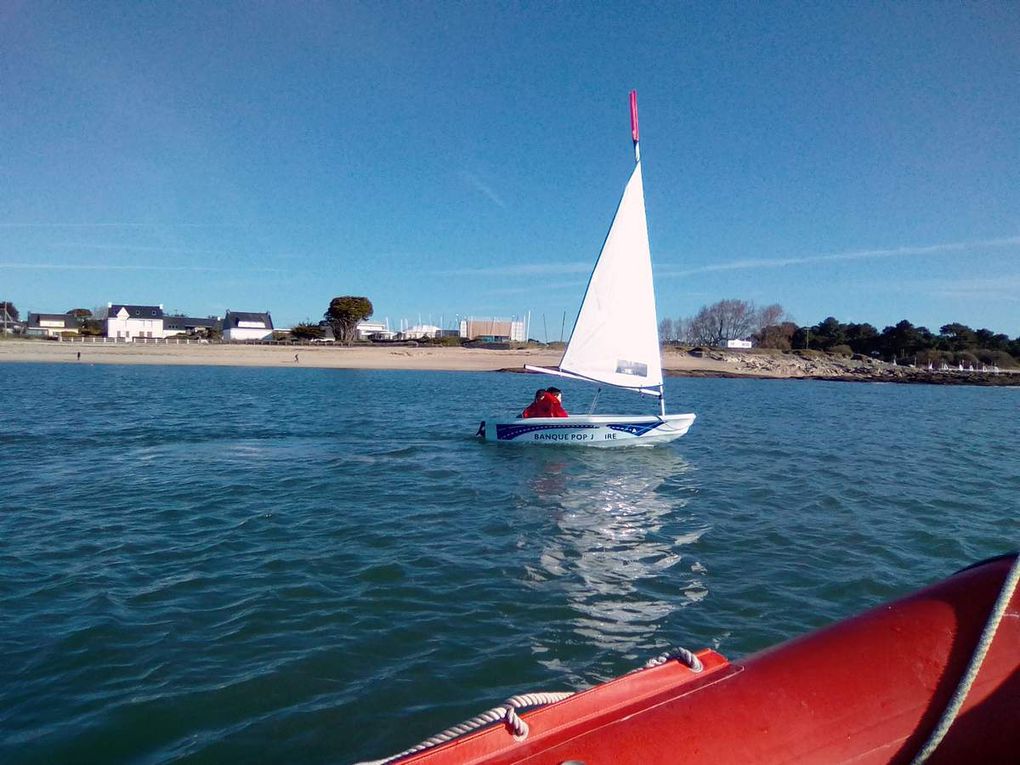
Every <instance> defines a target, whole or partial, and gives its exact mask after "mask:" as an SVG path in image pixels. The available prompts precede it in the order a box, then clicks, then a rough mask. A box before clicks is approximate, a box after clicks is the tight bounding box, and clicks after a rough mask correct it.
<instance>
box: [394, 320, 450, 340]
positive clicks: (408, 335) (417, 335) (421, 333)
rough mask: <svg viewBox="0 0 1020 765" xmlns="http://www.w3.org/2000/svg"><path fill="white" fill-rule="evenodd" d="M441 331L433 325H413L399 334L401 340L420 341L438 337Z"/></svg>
mask: <svg viewBox="0 0 1020 765" xmlns="http://www.w3.org/2000/svg"><path fill="white" fill-rule="evenodd" d="M441 331H442V330H440V329H439V327H437V326H436V325H435V324H415V325H414V326H413V327H408V328H407V329H405V330H404V331H403V332H401V333H400V337H401V339H403V340H421V339H422V338H423V337H439V333H440V332H441Z"/></svg>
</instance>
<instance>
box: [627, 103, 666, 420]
mask: <svg viewBox="0 0 1020 765" xmlns="http://www.w3.org/2000/svg"><path fill="white" fill-rule="evenodd" d="M630 137H631V139H632V140H633V141H634V164H635V165H640V164H641V143H640V141H641V131H640V130H639V127H638V111H637V91H636V90H632V91H631V92H630ZM659 415H660V416H662V417H665V416H666V383H665V380H663V382H662V384H661V385H659Z"/></svg>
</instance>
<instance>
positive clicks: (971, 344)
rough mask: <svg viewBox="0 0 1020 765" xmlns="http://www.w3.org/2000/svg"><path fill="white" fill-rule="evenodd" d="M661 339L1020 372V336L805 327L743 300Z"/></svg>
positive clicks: (959, 327)
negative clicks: (741, 342)
mask: <svg viewBox="0 0 1020 765" xmlns="http://www.w3.org/2000/svg"><path fill="white" fill-rule="evenodd" d="M659 333H660V336H661V339H662V340H663V341H664V342H680V343H685V344H688V345H712V346H720V345H725V342H726V340H738V339H750V340H752V341H753V342H754V344H755V345H756V346H758V347H760V348H775V349H779V350H797V349H809V350H817V351H828V352H830V353H836V354H843V355H846V356H850V355H852V354H861V355H862V356H871V357H876V358H882V359H885V360H887V361H894V360H904V361H908V362H910V363H917V364H927V363H929V362H931V363H933V364H938V363H941V362H943V361H944V362H946V363H948V364H953V365H956V364H964V365H966V364H970V365H974V364H987V365H993V366H999V367H1016V366H1020V336H1018V337H1016V338H1013V339H1012V340H1011V339H1010V338H1009V337H1008V336H1007V335H1004V334H1002V333H996V332H993V331H992V330H990V329H971V328H970V327H968V326H967V325H966V324H959V323H953V324H944V325H943V326H941V327H939V331H938V333H935V332H932V331H931V330H929V329H928V328H927V327H915V326H914V325H913V324H912V323H910V322H909V321H907V320H906V319H904V320H903V321H901V322H899V323H898V324H896V325H895V326H890V327H886V328H885V329H883V330H881V331H879V330H878V328H876V327H874V326H873V325H871V324H867V323H864V324H855V323H852V322H851V323H849V324H844V323H843V322H841V321H839V320H838V319H836V318H835V317H833V316H830V317H828V318H827V319H824V320H823V321H820V322H819V323H818V324H815V325H814V326H800V325H798V324H797V323H795V322H794V321H792V320H790V319H789V317H787V316H786V313H785V311H784V310H783V308H782V306H779V305H771V306H767V307H766V308H760V309H759V308H756V307H755V305H754V304H753V303H750V302H747V301H743V300H722V301H719V302H718V303H715V304H713V305H710V306H704V307H703V308H702V309H701V310H700V311H699V312H698V313H697V314H696V315H695V316H693V317H690V318H685V319H678V320H676V321H673V320H671V319H664V320H663V321H662V322H661V323H660V325H659Z"/></svg>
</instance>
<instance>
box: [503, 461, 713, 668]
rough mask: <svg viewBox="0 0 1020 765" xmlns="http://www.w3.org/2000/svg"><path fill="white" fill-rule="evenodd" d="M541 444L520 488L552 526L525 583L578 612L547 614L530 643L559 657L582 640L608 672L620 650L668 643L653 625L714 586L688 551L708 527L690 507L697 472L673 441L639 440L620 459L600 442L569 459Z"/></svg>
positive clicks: (627, 652)
mask: <svg viewBox="0 0 1020 765" xmlns="http://www.w3.org/2000/svg"><path fill="white" fill-rule="evenodd" d="M536 454H537V453H536ZM542 454H543V456H546V457H548V459H546V460H544V461H543V463H542V464H541V465H540V466H537V467H540V469H538V470H536V471H535V472H534V473H533V477H532V478H531V479H530V480H529V482H528V491H526V492H524V493H523V496H528V497H530V500H529V501H530V503H533V506H535V507H537V508H539V509H540V510H541V512H542V513H543V514H546V515H547V516H548V517H549V518H550V519H551V521H552V522H553V523H554V524H555V527H554V528H553V529H551V530H547V531H546V532H545V534H544V536H543V538H542V539H541V540H540V545H541V552H540V553H539V556H538V559H537V560H536V561H535V563H534V564H533V565H532V566H530V567H529V568H528V570H527V577H528V578H527V580H526V582H525V586H527V587H528V588H530V589H533V590H541V591H542V593H543V595H542V600H543V601H549V600H553V601H556V602H562V603H563V604H564V605H566V606H567V607H568V608H569V609H570V611H571V612H572V615H571V616H570V617H569V618H567V619H561V620H558V621H557V622H556V623H554V624H549V625H548V626H547V629H546V630H545V631H544V632H543V633H541V634H540V635H537V636H536V640H535V643H534V647H535V650H536V652H537V653H540V654H548V655H549V656H550V657H551V658H550V661H558V659H556V658H552V657H557V656H558V655H559V652H558V651H557V650H556V646H558V645H562V644H564V643H567V642H569V643H571V644H578V643H580V644H582V645H583V646H585V647H587V648H590V649H594V650H593V655H594V656H597V657H598V659H597V660H598V661H599V663H600V664H602V665H603V666H600V667H599V668H598V669H597V670H596V673H597V674H600V675H602V676H607V677H608V676H610V675H611V674H612V673H613V672H614V671H615V670H614V667H613V665H611V664H610V662H611V661H613V660H614V659H613V657H614V656H615V657H616V658H617V660H618V659H619V657H620V656H621V655H622V656H623V657H624V658H626V659H629V660H633V659H636V658H637V657H639V656H641V655H644V654H647V653H649V652H656V651H659V650H661V649H662V648H663V647H664V646H665V645H667V642H666V641H664V640H662V639H661V638H660V637H659V636H658V635H657V633H658V632H659V631H660V629H661V628H662V627H663V625H664V624H666V623H667V620H668V619H669V617H670V615H671V614H673V613H674V612H675V611H677V610H678V609H679V608H682V607H683V606H685V605H688V604H690V603H693V602H695V601H697V600H700V599H702V598H704V597H705V595H707V593H708V588H707V584H706V580H705V569H704V568H703V566H702V565H701V563H700V562H699V561H698V560H697V559H696V558H695V557H694V556H693V555H688V554H685V552H684V548H685V547H687V546H690V545H693V544H694V543H696V542H697V541H698V539H699V538H700V537H701V535H702V534H704V533H705V531H706V530H707V527H706V526H705V525H704V523H702V522H700V521H698V520H696V519H695V518H693V517H691V516H690V515H688V514H686V513H685V509H684V508H685V506H686V505H687V498H688V496H690V494H691V493H692V492H693V491H694V489H695V485H694V483H693V475H694V473H693V471H692V470H691V467H690V465H689V463H687V462H686V461H685V460H683V459H682V458H681V457H679V456H678V455H676V454H675V453H673V452H671V451H668V450H642V451H640V452H639V453H635V454H634V455H632V458H631V459H628V460H627V461H626V462H624V463H620V461H619V460H618V459H616V458H614V457H613V456H612V455H611V454H609V453H606V452H602V451H590V452H583V453H580V454H578V453H574V454H572V455H571V458H570V459H569V460H564V459H563V458H562V457H558V456H556V453H555V452H542ZM547 528H548V527H547ZM607 650H608V651H611V652H612V654H613V656H607V655H606V651H607ZM558 666H559V665H558ZM591 670H592V668H591V667H588V668H586V670H585V671H586V673H589V672H591ZM607 673H609V674H607ZM588 676H590V675H588Z"/></svg>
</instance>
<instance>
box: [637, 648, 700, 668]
mask: <svg viewBox="0 0 1020 765" xmlns="http://www.w3.org/2000/svg"><path fill="white" fill-rule="evenodd" d="M671 659H676V660H677V661H679V662H680V663H681V664H683V665H685V666H686V667H687V668H688V669H690V670H691V672H695V673H697V672H701V671H702V670H703V669H704V668H705V665H704V664H702V663H701V659H699V658H698V657H697V656H695V655H694V653H693V652H692V651H688V650H687V649H686V648H681V647H679V646H677V647H676V648H670V649H669V650H668V651H666V652H665V653H660V654H659V655H658V656H656V657H655V658H654V659H649V660H648V661H646V662H645V666H644V667H642V669H650V668H651V667H658V666H659V665H660V664H665V663H666V662H667V661H670V660H671Z"/></svg>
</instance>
